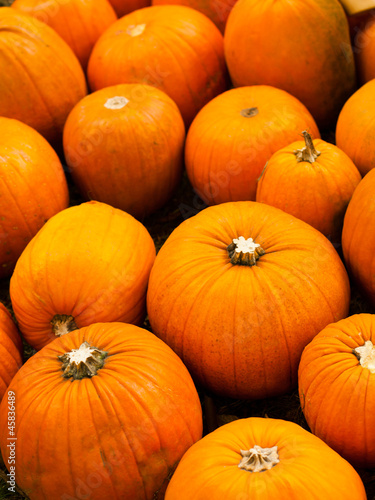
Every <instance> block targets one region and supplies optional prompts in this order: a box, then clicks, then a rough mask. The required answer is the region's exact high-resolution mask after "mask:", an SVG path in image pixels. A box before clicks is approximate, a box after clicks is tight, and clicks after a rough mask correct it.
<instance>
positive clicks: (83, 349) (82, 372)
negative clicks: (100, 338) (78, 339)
mask: <svg viewBox="0 0 375 500" xmlns="http://www.w3.org/2000/svg"><path fill="white" fill-rule="evenodd" d="M106 357H107V353H106V352H105V351H102V350H100V349H98V348H97V347H92V346H91V345H90V344H89V343H88V342H86V341H85V342H82V344H81V345H80V346H79V348H78V349H72V350H71V351H70V352H67V353H65V354H61V355H60V356H58V359H59V360H60V361H62V370H63V376H64V378H70V377H73V379H74V380H80V379H82V378H85V377H93V376H94V375H96V374H97V371H98V370H99V368H102V366H103V365H104V360H105V358H106Z"/></svg>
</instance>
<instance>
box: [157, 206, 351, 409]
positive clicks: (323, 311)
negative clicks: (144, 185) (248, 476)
mask: <svg viewBox="0 0 375 500" xmlns="http://www.w3.org/2000/svg"><path fill="white" fill-rule="evenodd" d="M349 295H350V288H349V282H348V277H347V274H346V271H345V268H344V266H343V263H342V261H341V260H340V258H339V256H338V254H337V252H336V251H335V249H334V247H333V246H332V244H331V243H330V242H329V241H328V239H327V238H325V237H324V236H323V235H322V234H321V233H319V232H318V231H317V230H315V229H314V228H312V227H311V226H309V225H308V224H306V223H305V222H302V221H300V220H298V219H297V218H295V217H293V216H291V215H288V214H286V213H285V212H283V211H282V210H279V209H277V208H274V207H271V206H268V205H264V204H261V203H256V202H251V201H249V202H229V203H222V204H221V205H216V206H214V207H209V208H206V209H205V210H203V211H202V212H200V213H198V214H197V215H195V216H194V217H192V218H190V219H187V220H186V221H184V222H183V223H182V224H181V225H180V226H178V227H177V228H176V229H175V230H174V231H173V232H172V234H171V235H170V236H169V238H168V239H167V241H166V242H165V244H164V245H163V246H162V248H161V250H160V251H159V253H158V255H157V257H156V260H155V264H154V266H153V268H152V271H151V275H150V281H149V288H148V293H147V309H148V315H149V320H150V323H151V327H152V330H153V332H154V333H155V334H156V335H158V336H159V337H160V338H161V339H162V340H164V341H165V342H166V343H167V344H168V345H170V346H171V347H172V349H173V350H174V351H175V352H176V353H177V354H178V355H179V356H181V358H182V360H183V361H184V363H185V364H186V366H187V367H188V369H189V370H190V373H191V374H192V375H193V378H195V380H196V381H197V382H198V383H199V384H201V385H202V386H204V387H206V388H208V389H209V390H210V391H213V392H215V393H217V394H219V395H225V396H229V397H234V398H253V399H255V398H265V397H270V396H275V395H277V394H282V393H285V392H288V391H290V390H292V389H293V388H294V387H295V386H296V384H297V369H298V363H299V360H300V356H301V353H302V350H303V348H304V347H305V346H306V345H307V344H308V343H309V342H310V341H311V340H312V338H313V337H314V336H315V335H316V334H317V333H318V332H319V331H320V330H321V329H322V328H323V327H324V326H326V325H327V324H329V323H331V322H332V321H337V320H339V319H341V318H343V317H345V316H346V315H347V313H348V307H349Z"/></svg>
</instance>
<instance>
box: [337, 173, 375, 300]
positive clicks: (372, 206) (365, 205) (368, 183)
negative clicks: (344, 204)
mask: <svg viewBox="0 0 375 500" xmlns="http://www.w3.org/2000/svg"><path fill="white" fill-rule="evenodd" d="M374 226H375V170H371V172H369V173H368V174H367V175H366V176H365V177H364V178H363V179H362V180H361V182H360V183H359V184H358V186H357V188H356V190H355V191H354V194H353V197H352V199H351V200H350V203H349V205H348V209H347V211H346V214H345V218H344V227H343V230H342V251H343V254H344V259H345V264H346V266H347V268H348V270H349V274H350V275H351V276H352V277H353V278H354V280H355V282H356V283H357V285H358V286H359V287H360V289H361V291H362V292H363V293H364V295H365V296H366V298H367V299H368V300H369V301H370V302H371V304H372V305H373V306H375V231H374Z"/></svg>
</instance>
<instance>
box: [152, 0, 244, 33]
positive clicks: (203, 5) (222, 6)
mask: <svg viewBox="0 0 375 500" xmlns="http://www.w3.org/2000/svg"><path fill="white" fill-rule="evenodd" d="M236 2H237V0H152V5H171V4H173V5H186V7H191V8H192V9H196V10H198V11H199V12H202V14H204V15H205V16H207V17H208V18H209V19H211V21H213V22H214V23H215V24H216V26H217V27H218V28H219V30H220V31H221V32H222V33H223V34H224V31H225V25H226V23H227V19H228V16H229V13H230V11H231V10H232V8H233V5H234V4H235V3H236Z"/></svg>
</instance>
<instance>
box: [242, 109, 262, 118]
mask: <svg viewBox="0 0 375 500" xmlns="http://www.w3.org/2000/svg"><path fill="white" fill-rule="evenodd" d="M240 113H241V115H242V116H244V117H245V118H251V117H253V116H255V115H257V114H258V113H259V109H258V108H245V109H241V111H240Z"/></svg>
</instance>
